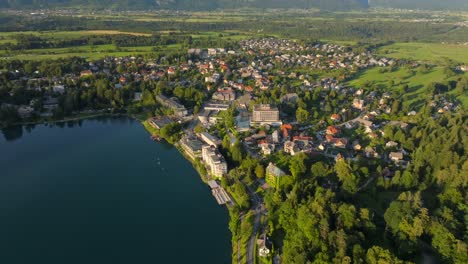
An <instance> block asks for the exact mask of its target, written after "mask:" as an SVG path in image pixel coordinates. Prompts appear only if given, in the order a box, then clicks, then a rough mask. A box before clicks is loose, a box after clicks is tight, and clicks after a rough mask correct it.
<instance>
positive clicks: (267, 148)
mask: <svg viewBox="0 0 468 264" xmlns="http://www.w3.org/2000/svg"><path fill="white" fill-rule="evenodd" d="M258 146H259V147H260V148H261V152H262V153H263V155H265V156H268V155H270V154H272V153H273V152H275V145H273V144H269V143H268V142H265V141H262V142H261V143H260V144H258Z"/></svg>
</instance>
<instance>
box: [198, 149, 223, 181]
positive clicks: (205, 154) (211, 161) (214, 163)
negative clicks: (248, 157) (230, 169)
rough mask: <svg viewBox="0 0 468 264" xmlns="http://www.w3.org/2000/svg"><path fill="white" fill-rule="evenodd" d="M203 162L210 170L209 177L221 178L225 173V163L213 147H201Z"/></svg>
mask: <svg viewBox="0 0 468 264" xmlns="http://www.w3.org/2000/svg"><path fill="white" fill-rule="evenodd" d="M202 158H203V161H204V162H205V163H206V165H208V167H209V168H210V172H211V175H212V176H214V177H222V176H223V175H225V174H226V173H227V163H226V160H225V159H224V157H223V156H222V155H221V154H220V153H219V151H218V149H217V148H216V147H215V146H209V145H204V146H203V147H202Z"/></svg>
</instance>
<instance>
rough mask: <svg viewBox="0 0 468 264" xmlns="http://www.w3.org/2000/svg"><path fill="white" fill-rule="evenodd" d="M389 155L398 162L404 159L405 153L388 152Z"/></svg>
mask: <svg viewBox="0 0 468 264" xmlns="http://www.w3.org/2000/svg"><path fill="white" fill-rule="evenodd" d="M388 157H389V158H390V159H391V160H392V161H395V162H398V161H400V160H403V153H402V152H390V154H388Z"/></svg>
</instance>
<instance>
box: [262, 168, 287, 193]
mask: <svg viewBox="0 0 468 264" xmlns="http://www.w3.org/2000/svg"><path fill="white" fill-rule="evenodd" d="M284 177H287V176H286V173H285V172H284V171H282V170H281V169H280V168H278V167H276V165H275V164H273V163H271V162H270V164H268V167H267V168H266V182H267V183H268V184H269V185H270V186H271V187H273V188H279V187H281V185H282V182H283V178H284Z"/></svg>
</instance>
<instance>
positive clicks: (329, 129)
mask: <svg viewBox="0 0 468 264" xmlns="http://www.w3.org/2000/svg"><path fill="white" fill-rule="evenodd" d="M338 133H340V130H339V129H338V128H337V127H335V126H329V127H327V134H330V135H336V134H338Z"/></svg>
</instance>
